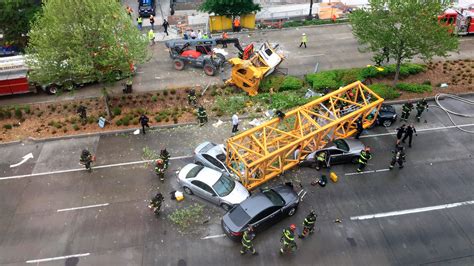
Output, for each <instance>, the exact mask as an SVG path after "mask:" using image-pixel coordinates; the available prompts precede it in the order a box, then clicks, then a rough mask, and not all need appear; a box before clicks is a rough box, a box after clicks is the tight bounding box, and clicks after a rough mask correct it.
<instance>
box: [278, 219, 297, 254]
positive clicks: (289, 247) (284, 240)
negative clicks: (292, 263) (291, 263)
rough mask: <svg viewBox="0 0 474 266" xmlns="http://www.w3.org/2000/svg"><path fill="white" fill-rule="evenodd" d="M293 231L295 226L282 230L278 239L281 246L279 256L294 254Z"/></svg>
mask: <svg viewBox="0 0 474 266" xmlns="http://www.w3.org/2000/svg"><path fill="white" fill-rule="evenodd" d="M295 230H296V225H294V224H291V225H290V227H289V228H285V229H283V233H282V235H281V238H280V242H281V244H282V246H281V248H280V254H285V253H290V252H294V251H295V250H296V248H297V246H296V242H295Z"/></svg>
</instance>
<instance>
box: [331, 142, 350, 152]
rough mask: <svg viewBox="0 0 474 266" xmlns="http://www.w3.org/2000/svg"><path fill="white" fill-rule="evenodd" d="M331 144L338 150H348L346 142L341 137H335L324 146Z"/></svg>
mask: <svg viewBox="0 0 474 266" xmlns="http://www.w3.org/2000/svg"><path fill="white" fill-rule="evenodd" d="M332 146H336V147H337V148H338V149H340V150H343V151H349V146H348V145H347V143H346V142H345V141H344V140H342V139H336V140H334V141H333V142H329V143H328V144H327V145H326V147H328V148H329V147H332Z"/></svg>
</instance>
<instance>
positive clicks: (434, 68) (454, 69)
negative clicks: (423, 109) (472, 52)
mask: <svg viewBox="0 0 474 266" xmlns="http://www.w3.org/2000/svg"><path fill="white" fill-rule="evenodd" d="M392 81H393V77H386V78H381V79H373V80H372V82H373V83H384V84H387V85H392ZM400 82H405V83H416V84H423V83H426V84H428V83H429V84H431V85H432V86H433V90H432V91H431V92H424V93H414V92H407V91H400V93H401V95H400V97H399V98H397V100H405V99H413V98H423V97H429V96H434V95H436V94H438V93H461V92H474V60H470V59H466V60H456V61H439V62H430V63H428V64H427V71H425V72H422V73H419V74H416V75H411V76H408V77H404V78H401V79H400ZM442 83H446V84H448V87H447V88H440V87H439V86H440V84H442Z"/></svg>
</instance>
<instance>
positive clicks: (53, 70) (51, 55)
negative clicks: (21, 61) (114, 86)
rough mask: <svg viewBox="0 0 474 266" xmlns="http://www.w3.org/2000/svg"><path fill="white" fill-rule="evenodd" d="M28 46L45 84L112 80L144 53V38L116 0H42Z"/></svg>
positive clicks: (30, 59) (128, 70)
mask: <svg viewBox="0 0 474 266" xmlns="http://www.w3.org/2000/svg"><path fill="white" fill-rule="evenodd" d="M29 36H30V42H29V45H28V47H27V54H28V57H27V64H28V65H29V66H30V68H31V69H32V71H31V73H30V79H31V80H33V81H35V82H37V83H39V84H43V85H47V84H51V83H56V84H64V85H67V84H69V82H71V83H76V84H81V83H84V82H89V81H113V80H115V79H117V76H118V75H120V76H128V75H130V74H131V72H132V70H131V66H132V65H133V64H135V63H142V62H144V61H145V60H146V59H147V58H148V53H147V44H148V41H147V39H146V37H145V36H143V35H142V34H141V33H140V32H139V31H138V29H137V28H136V27H135V26H134V25H133V23H132V21H131V19H130V17H129V16H128V15H127V14H126V12H125V9H124V8H123V7H122V6H121V5H120V3H119V1H116V0H81V1H78V0H44V1H43V10H42V13H41V14H40V15H38V16H37V18H36V19H35V20H34V22H33V24H32V27H31V30H30V33H29Z"/></svg>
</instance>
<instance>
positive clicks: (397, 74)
mask: <svg viewBox="0 0 474 266" xmlns="http://www.w3.org/2000/svg"><path fill="white" fill-rule="evenodd" d="M401 65H402V57H401V56H400V55H398V56H397V69H396V71H395V78H394V79H393V87H395V86H396V85H397V83H398V77H399V76H400V66H401Z"/></svg>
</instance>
